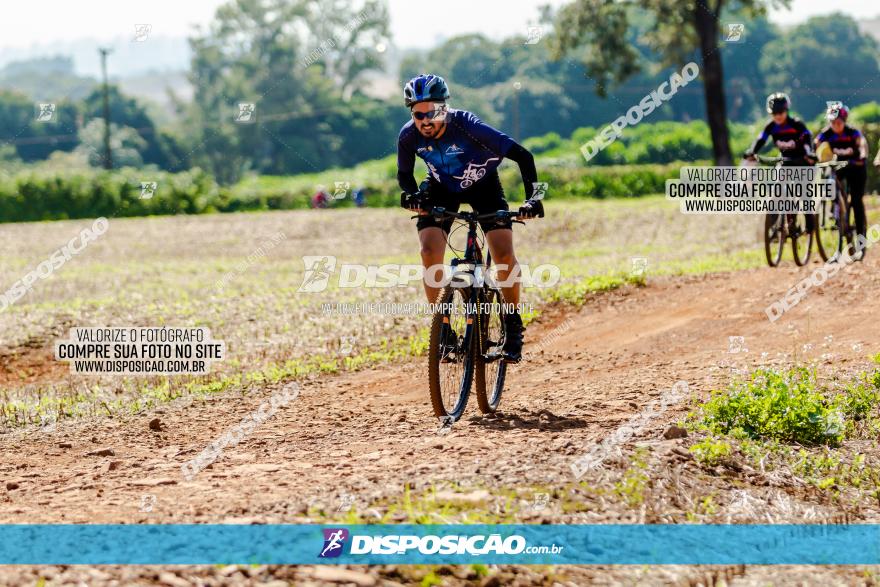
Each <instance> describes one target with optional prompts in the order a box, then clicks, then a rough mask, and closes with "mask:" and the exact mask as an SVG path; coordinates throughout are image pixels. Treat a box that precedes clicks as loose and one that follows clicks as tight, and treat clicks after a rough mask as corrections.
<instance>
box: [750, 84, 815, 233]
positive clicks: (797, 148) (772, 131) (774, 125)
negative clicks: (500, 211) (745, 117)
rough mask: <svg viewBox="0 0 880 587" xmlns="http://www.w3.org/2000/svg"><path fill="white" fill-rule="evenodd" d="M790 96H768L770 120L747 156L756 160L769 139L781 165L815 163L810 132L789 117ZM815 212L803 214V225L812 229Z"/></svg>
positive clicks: (779, 94) (777, 94) (796, 165)
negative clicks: (776, 151) (782, 159)
mask: <svg viewBox="0 0 880 587" xmlns="http://www.w3.org/2000/svg"><path fill="white" fill-rule="evenodd" d="M790 109H791V99H790V98H789V97H788V94H785V93H783V92H775V93H773V94H770V95H769V96H767V114H769V115H770V116H771V117H772V120H771V121H770V122H768V123H767V126H765V127H764V130H762V131H761V134H759V135H758V138H756V139H755V142H754V143H752V146H751V147H749V148H748V150H746V152H745V153H744V156H745V158H746V159H750V160H752V161H754V160H755V155H756V154H757V153H758V152H759V151H760V150H761V149H763V148H764V145H765V144H767V141H768V140H769V139H773V144H775V145H776V148H777V149H779V154H780V155H782V156H783V157H785V159H786V160H785V161H783V162H782V165H783V166H785V167H803V166H809V165H815V164H816V154H815V153H814V152H813V135H812V134H811V133H810V129H808V128H807V125H806V124H804V123H803V122H801V121H800V120H798V119H797V118H795V117H793V116H790V115H789V113H788V111H789V110H790ZM814 219H815V215H813V214H807V215H806V228H807V230H808V231H811V230H813V222H814Z"/></svg>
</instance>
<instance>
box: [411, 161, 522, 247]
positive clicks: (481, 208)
mask: <svg viewBox="0 0 880 587" xmlns="http://www.w3.org/2000/svg"><path fill="white" fill-rule="evenodd" d="M427 193H428V197H429V198H430V202H431V205H432V206H443V207H444V208H446V209H447V210H451V211H453V212H458V208H459V206H461V204H462V203H464V204H469V205H470V207H471V208H473V210H474V212H476V213H477V214H488V213H489V212H496V211H498V210H509V209H510V207H509V206H508V205H507V200H505V199H504V188H502V187H501V178H499V177H498V171H493V172H492V173H490V174H488V175H486V177H484V178H483V179H481V180H480V181H478V182H477V183H475V184H474V185H473V186H471V187H470V188H468V189H466V190H465V191H463V192H459V193H455V192H450V191H448V190H447V189H446V188H444V187H443V186H442V185H441V184H439V183H437V182H434V181H430V182H429V187H428V190H427ZM453 222H454V220H453V219H452V218H447V219H445V220H443V221H442V222H438V221H437V219H435V218H434V217H433V216H430V215H428V216H419V220H418V222H416V228H417V229H418V230H422V229H423V228H428V227H431V226H435V227H437V228H441V229H443V232H446V233H448V232H449V230H450V229H451V228H452V223H453ZM512 226H513V223H512V222H511V220H510V219H509V218H503V219H495V218H491V219H488V220H480V227H481V228H482V229H483V232H489V231H490V230H498V229H499V228H506V229H508V230H510V229H511V227H512Z"/></svg>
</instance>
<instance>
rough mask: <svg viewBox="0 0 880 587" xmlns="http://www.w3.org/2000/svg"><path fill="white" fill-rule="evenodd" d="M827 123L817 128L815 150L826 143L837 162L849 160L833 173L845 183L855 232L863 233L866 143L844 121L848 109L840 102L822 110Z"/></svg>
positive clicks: (866, 176) (865, 222) (861, 135)
mask: <svg viewBox="0 0 880 587" xmlns="http://www.w3.org/2000/svg"><path fill="white" fill-rule="evenodd" d="M825 118H826V119H827V120H828V122H829V123H830V124H829V125H828V126H826V127H825V128H823V129H822V130H821V131H819V136H817V137H816V150H817V151H818V150H819V149H820V148H823V147H822V145H823V144H827V145H828V148H830V150H831V153H832V154H833V155H834V156H836V157H837V160H838V161H849V165H847V166H846V167H844V168H842V169H840V170H838V171H837V176H838V177H839V178H841V179H846V181H847V183H848V185H849V197H850V205H851V206H852V210H853V214H854V215H855V218H856V231H858V233H859V234H860V235H862V236H865V231H866V230H867V228H868V222H867V219H866V218H865V203H864V202H863V200H862V197H863V196H864V195H865V181H866V180H867V178H868V175H867V159H868V142H867V140H866V139H865V136H864V135H863V134H862V133H861V132H859V130H858V129H856V128H853V127H851V126H849V125H848V124H846V119H847V118H849V110H848V109H847V107H846V106H844V105H843V103H841V102H832V103H831V104H829V105H828V110H826V111H825Z"/></svg>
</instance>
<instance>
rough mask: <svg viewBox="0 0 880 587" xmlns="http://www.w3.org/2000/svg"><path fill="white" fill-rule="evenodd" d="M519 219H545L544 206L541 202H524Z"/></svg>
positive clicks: (520, 208)
mask: <svg viewBox="0 0 880 587" xmlns="http://www.w3.org/2000/svg"><path fill="white" fill-rule="evenodd" d="M519 217H520V218H535V217H538V218H543V217H544V204H542V203H541V200H526V201H525V202H523V205H522V206H520V207H519Z"/></svg>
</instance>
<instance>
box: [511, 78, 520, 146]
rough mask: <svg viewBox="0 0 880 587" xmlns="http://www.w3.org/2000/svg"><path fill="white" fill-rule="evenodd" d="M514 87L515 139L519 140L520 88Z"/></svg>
mask: <svg viewBox="0 0 880 587" xmlns="http://www.w3.org/2000/svg"><path fill="white" fill-rule="evenodd" d="M513 87H514V90H513V139H514V140H516V141H519V140H520V138H519V88H518V87H516V86H513Z"/></svg>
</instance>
